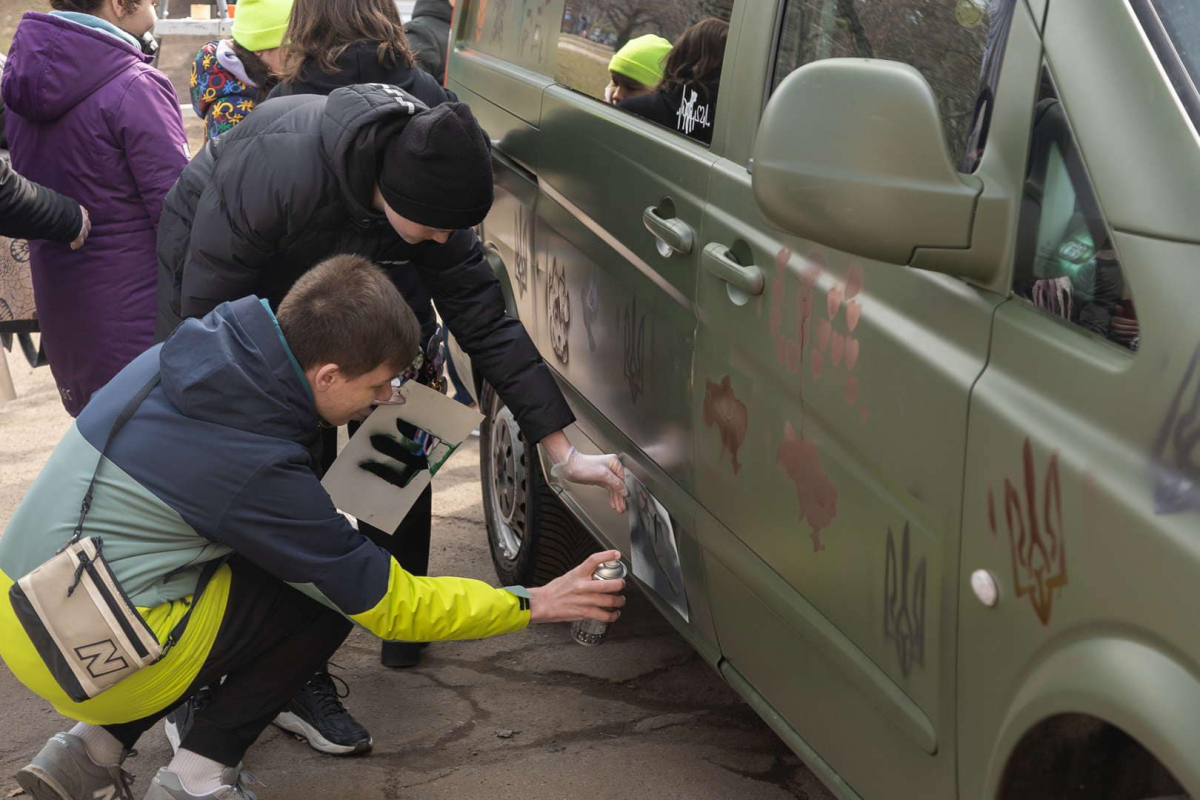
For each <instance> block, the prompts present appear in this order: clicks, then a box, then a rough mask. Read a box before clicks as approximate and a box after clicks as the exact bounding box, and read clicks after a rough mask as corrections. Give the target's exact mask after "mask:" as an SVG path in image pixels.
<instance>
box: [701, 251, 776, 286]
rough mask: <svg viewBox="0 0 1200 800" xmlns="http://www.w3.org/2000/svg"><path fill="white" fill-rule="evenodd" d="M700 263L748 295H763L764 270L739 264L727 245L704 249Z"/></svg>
mask: <svg viewBox="0 0 1200 800" xmlns="http://www.w3.org/2000/svg"><path fill="white" fill-rule="evenodd" d="M700 261H701V262H702V263H703V264H704V268H705V269H706V270H708V271H709V272H711V273H712V274H713V275H715V276H717V277H718V278H720V279H721V280H723V281H725V282H726V283H728V284H730V285H731V286H736V287H737V288H739V289H741V290H742V291H743V292H745V293H746V294H762V292H763V273H762V270H761V269H759V268H758V267H756V266H754V265H753V264H749V265H745V266H743V265H742V264H739V263H738V262H737V260H736V259H735V258H734V257H733V253H731V252H730V251H729V248H728V247H726V246H725V245H723V244H717V243H716V242H712V243H710V244H709V245H708V246H706V247H705V248H704V252H703V253H702V254H701V256H700Z"/></svg>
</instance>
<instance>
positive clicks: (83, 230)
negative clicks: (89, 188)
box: [71, 206, 92, 250]
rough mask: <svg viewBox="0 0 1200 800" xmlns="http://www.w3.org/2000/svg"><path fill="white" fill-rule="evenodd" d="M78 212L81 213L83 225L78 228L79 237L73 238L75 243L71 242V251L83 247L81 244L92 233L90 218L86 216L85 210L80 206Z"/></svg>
mask: <svg viewBox="0 0 1200 800" xmlns="http://www.w3.org/2000/svg"><path fill="white" fill-rule="evenodd" d="M79 210H80V211H82V212H83V225H81V226H80V227H79V235H78V236H76V237H75V241H73V242H71V249H72V250H78V249H79V248H81V247H83V243H84V242H86V241H87V238H88V234H89V233H91V232H92V218H91V217H89V216H88V213H87V209H86V208H84V207H83V206H80V207H79Z"/></svg>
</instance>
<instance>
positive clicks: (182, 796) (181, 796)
mask: <svg viewBox="0 0 1200 800" xmlns="http://www.w3.org/2000/svg"><path fill="white" fill-rule="evenodd" d="M221 783H222V784H223V785H222V786H221V788H219V789H217V790H216V791H215V792H209V793H208V794H192V793H191V792H189V791H188V790H187V789H185V788H183V783H182V782H181V781H180V780H179V776H178V775H176V774H175V773H174V772H172V771H171V770H169V769H167V768H166V767H163V768H162V769H160V770H159V771H158V774H157V775H155V776H154V780H152V781H151V782H150V791H148V792H146V797H145V798H144V800H258V795H256V794H255V793H254V792H252V791H250V789H249V787H250V786H251V785H252V784H257V783H259V781H258V780H257V779H255V777H254V776H253V775H251V774H250V773H249V772H246V771H245V770H243V769H242V765H241V764H238V765H237V766H236V767H226V768H225V770H224V771H223V772H222V773H221ZM260 785H261V784H260Z"/></svg>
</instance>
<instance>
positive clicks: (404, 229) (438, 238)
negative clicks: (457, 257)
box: [383, 202, 454, 244]
mask: <svg viewBox="0 0 1200 800" xmlns="http://www.w3.org/2000/svg"><path fill="white" fill-rule="evenodd" d="M383 213H384V216H386V217H387V221H388V222H389V223H391V226H392V230H394V231H395V232H396V233H397V235H399V237H400V238H401V239H403V240H404V241H406V242H408V243H409V244H420V243H421V242H437V243H438V244H445V243H446V240H447V239H449V238H450V235H451V234H452V233H454V231H452V230H444V229H442V228H431V227H429V226H428V225H422V224H420V223H419V222H413V221H412V220H411V219H408V218H407V217H402V216H400V215H399V214H397V213H396V212H395V211H392V209H391V206H389V205H388V204H387V203H386V202H385V203H383Z"/></svg>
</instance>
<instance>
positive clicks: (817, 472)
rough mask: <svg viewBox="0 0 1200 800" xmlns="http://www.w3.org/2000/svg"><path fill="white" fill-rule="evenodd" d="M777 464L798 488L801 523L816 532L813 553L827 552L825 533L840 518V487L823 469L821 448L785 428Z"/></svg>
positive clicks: (785, 424)
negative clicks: (835, 519) (824, 542)
mask: <svg viewBox="0 0 1200 800" xmlns="http://www.w3.org/2000/svg"><path fill="white" fill-rule="evenodd" d="M775 461H776V463H778V464H779V465H780V466H781V467H782V468H783V471H784V472H785V473H786V474H787V476H788V479H789V480H790V481H791V482H792V483H793V484H794V485H795V487H796V498H797V500H799V503H800V521H801V522H805V521H807V522H808V524H809V526H810V527H811V528H812V533H811V536H812V543H813V552H819V551H821V550H824V549H825V545H824V544H822V542H821V531H823V530H824V529H825V528H827V527H829V524H830V523H831V522H833V519H834V517H836V516H837V498H838V493H837V486H835V485H834V483H833V481H832V480H831V479H830V478H829V475H828V473H826V472H825V468H824V467H822V466H821V454H820V452H819V451H818V450H817V445H816V444H815V443H814V442H811V441H809V440H807V439H804V438H803V437H801V436H800V435H799V434H797V433H796V429H795V428H793V427H792V424H791V423H790V422H785V423H784V427H783V442H782V443H781V444H780V445H779V452H778V454H777V455H776V456H775Z"/></svg>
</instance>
